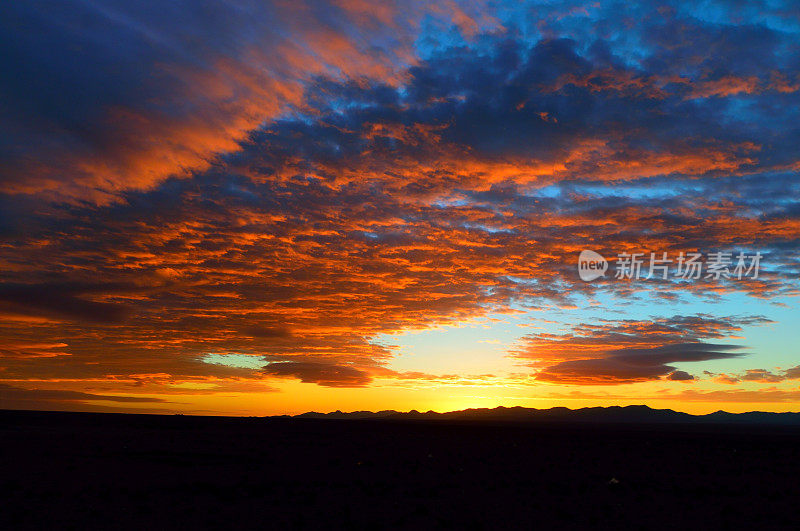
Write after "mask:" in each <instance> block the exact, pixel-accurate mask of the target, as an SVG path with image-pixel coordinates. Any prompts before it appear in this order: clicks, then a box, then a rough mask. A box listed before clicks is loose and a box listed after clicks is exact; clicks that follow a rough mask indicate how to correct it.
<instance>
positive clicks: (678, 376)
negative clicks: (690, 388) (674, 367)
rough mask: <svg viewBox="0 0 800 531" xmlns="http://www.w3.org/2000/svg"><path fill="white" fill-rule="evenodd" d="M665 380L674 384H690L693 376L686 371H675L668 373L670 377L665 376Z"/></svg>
mask: <svg viewBox="0 0 800 531" xmlns="http://www.w3.org/2000/svg"><path fill="white" fill-rule="evenodd" d="M667 379H668V380H673V381H676V382H690V381H692V380H694V376H692V375H691V374H689V373H688V372H686V371H675V372H672V373H670V375H669V376H667Z"/></svg>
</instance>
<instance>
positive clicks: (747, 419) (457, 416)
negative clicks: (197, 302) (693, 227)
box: [291, 405, 800, 425]
mask: <svg viewBox="0 0 800 531" xmlns="http://www.w3.org/2000/svg"><path fill="white" fill-rule="evenodd" d="M291 418H300V419H303V418H305V419H309V418H310V419H332V420H333V419H351V420H365V419H373V420H431V421H435V420H462V421H488V422H493V421H507V422H587V423H591V422H596V423H645V424H648V423H653V424H661V423H687V424H695V423H701V424H780V425H800V413H769V412H763V411H751V412H747V413H728V412H726V411H716V412H714V413H708V414H706V415H692V414H689V413H682V412H680V411H674V410H672V409H653V408H651V407H649V406H645V405H635V406H624V407H622V406H609V407H585V408H580V409H569V408H566V407H553V408H549V409H536V408H526V407H521V406H516V407H503V406H500V407H496V408H493V409H489V408H476V409H464V410H460V411H450V412H447V413H437V412H435V411H426V412H420V411H416V410H411V411H409V412H399V411H393V410H384V411H377V412H372V411H354V412H350V413H345V412H342V411H334V412H331V413H317V412H314V411H312V412H308V413H303V414H300V415H295V416H293V417H291Z"/></svg>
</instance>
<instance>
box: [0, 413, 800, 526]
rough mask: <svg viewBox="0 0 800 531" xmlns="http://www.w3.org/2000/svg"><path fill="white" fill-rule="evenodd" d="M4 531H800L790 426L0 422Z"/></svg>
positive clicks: (92, 417)
mask: <svg viewBox="0 0 800 531" xmlns="http://www.w3.org/2000/svg"><path fill="white" fill-rule="evenodd" d="M0 455H2V470H0V528H2V529H21V528H22V529H27V528H36V529H87V528H100V529H120V528H136V527H141V528H145V529H177V528H181V529H191V528H193V527H200V528H232V529H233V528H242V527H245V528H253V527H259V528H267V529H269V528H278V529H281V528H321V529H328V528H342V527H343V528H349V529H356V528H364V527H368V528H406V529H430V528H451V527H457V528H468V529H475V528H497V529H507V528H542V529H560V528H575V527H578V528H606V529H631V528H634V529H651V528H670V529H681V528H709V527H710V528H727V529H739V528H752V529H779V528H786V529H790V528H794V529H797V526H798V525H800V524H798V522H800V429H798V428H797V427H792V426H752V425H751V426H746V425H744V426H743V425H740V426H733V425H683V424H671V425H665V424H661V425H656V424H648V425H643V424H636V425H631V424H628V425H621V424H619V425H618V424H576V423H544V422H536V423H531V422H527V423H520V422H491V421H480V422H476V421H472V422H470V421H455V420H437V421H430V420H374V419H371V420H346V419H345V420H341V419H340V420H331V419H309V418H294V419H289V418H286V419H281V418H272V419H257V418H208V417H183V416H174V417H168V416H165V417H158V416H145V415H106V414H75V413H70V414H65V413H34V412H12V411H6V412H0Z"/></svg>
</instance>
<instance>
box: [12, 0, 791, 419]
mask: <svg viewBox="0 0 800 531" xmlns="http://www.w3.org/2000/svg"><path fill="white" fill-rule="evenodd" d="M635 4H637V3H635V2H624V1H623V2H570V1H535V2H516V1H507V2H504V1H501V0H496V1H486V2H476V1H464V2H461V1H457V0H446V1H438V2H432V3H431V2H424V1H408V2H405V1H399V0H396V1H385V2H377V1H370V0H329V1H327V2H325V1H313V0H291V1H289V0H280V1H275V2H257V1H252V2H247V1H222V0H219V1H217V0H199V1H197V0H184V1H169V0H159V1H151V0H145V1H137V2H129V1H123V0H86V1H81V2H66V1H58V0H56V1H30V2H4V3H2V5H0V72H2V74H1V75H0V408H8V409H43V410H79V411H124V412H148V413H176V412H181V413H186V414H214V415H217V414H222V415H267V414H284V413H290V414H294V413H301V412H304V411H309V410H314V411H324V412H327V411H334V410H343V411H353V410H375V411H377V410H384V409H396V410H402V411H408V410H410V409H417V410H422V411H426V410H430V409H432V410H436V411H449V410H455V409H464V408H469V407H495V406H499V405H504V406H526V407H537V408H546V407H553V406H566V407H570V408H575V407H583V406H596V405H602V406H607V405H626V404H647V405H649V406H651V407H659V408H672V409H675V410H680V411H687V412H692V413H704V412H711V411H715V410H718V409H724V410H727V411H732V412H739V411H750V410H764V411H800V405H799V404H798V402H800V346H798V345H799V344H800V341H798V340H800V316H799V315H798V306H799V305H798V294H799V293H800V281H798V279H799V278H800V256H799V254H798V251H799V250H800V179H798V175H800V148H799V147H798V146H800V12H798V10H797V6H796V5H795V4H794V2H793V1H792V0H785V1H783V2H782V1H778V0H775V1H768V0H763V1H756V2H739V1H691V2H690V1H668V2H654V3H650V2H641V3H639V4H640V5H638V6H637V5H635ZM582 250H593V251H596V252H598V253H600V254H601V255H602V256H604V257H605V258H607V259H608V271H607V272H606V274H605V276H604V277H601V278H598V279H596V280H593V281H584V280H581V278H580V277H579V275H578V256H579V254H580V253H581V251H582ZM651 252H652V253H655V254H656V256H658V257H661V256H662V253H667V256H668V257H669V258H670V259H677V258H678V256H679V255H680V254H681V253H684V255H685V256H688V253H701V254H702V255H703V260H704V261H706V263H705V264H703V265H704V266H706V267H707V266H708V261H707V260H708V256H709V255H710V254H711V253H719V252H722V253H731V256H732V257H733V263H732V265H731V266H730V270H731V274H730V275H729V276H730V278H724V276H721V277H720V278H715V277H714V276H713V275H712V276H711V277H710V278H706V277H707V269H704V270H703V271H702V275H701V277H700V278H698V279H693V278H689V279H682V278H678V276H677V271H676V270H675V269H674V266H676V263H675V262H673V264H672V265H673V268H672V269H670V270H669V271H668V273H669V274H668V278H667V279H664V278H662V277H661V275H660V274H655V275H653V276H652V277H651V278H648V279H646V278H644V277H645V276H647V275H646V274H643V275H642V278H639V279H636V278H615V277H616V275H615V271H616V270H617V268H618V267H619V266H620V261H619V260H618V255H619V254H620V253H644V261H645V263H644V265H643V271H645V272H646V271H647V270H648V269H649V257H650V253H651ZM739 253H743V254H744V256H747V257H753V256H755V253H760V255H761V261H760V265H759V270H758V276H757V278H753V275H752V274H751V275H750V276H749V277H748V276H747V275H745V276H744V277H743V278H741V279H740V278H737V276H736V275H735V274H733V272H732V271H733V268H734V266H735V265H736V257H737V256H738V255H739ZM749 264H750V262H748V265H749Z"/></svg>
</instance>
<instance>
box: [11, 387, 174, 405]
mask: <svg viewBox="0 0 800 531" xmlns="http://www.w3.org/2000/svg"><path fill="white" fill-rule="evenodd" d="M97 400H102V401H108V402H117V403H128V404H147V403H156V402H164V400H162V399H159V398H150V397H144V396H115V395H98V394H93V393H84V392H80V391H69V390H63V389H23V388H20V387H13V386H11V385H6V384H0V404H2V406H3V407H4V408H8V409H48V408H50V407H52V408H55V409H61V408H63V407H65V406H69V405H70V404H76V403H77V404H85V403H90V402H93V401H97Z"/></svg>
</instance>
